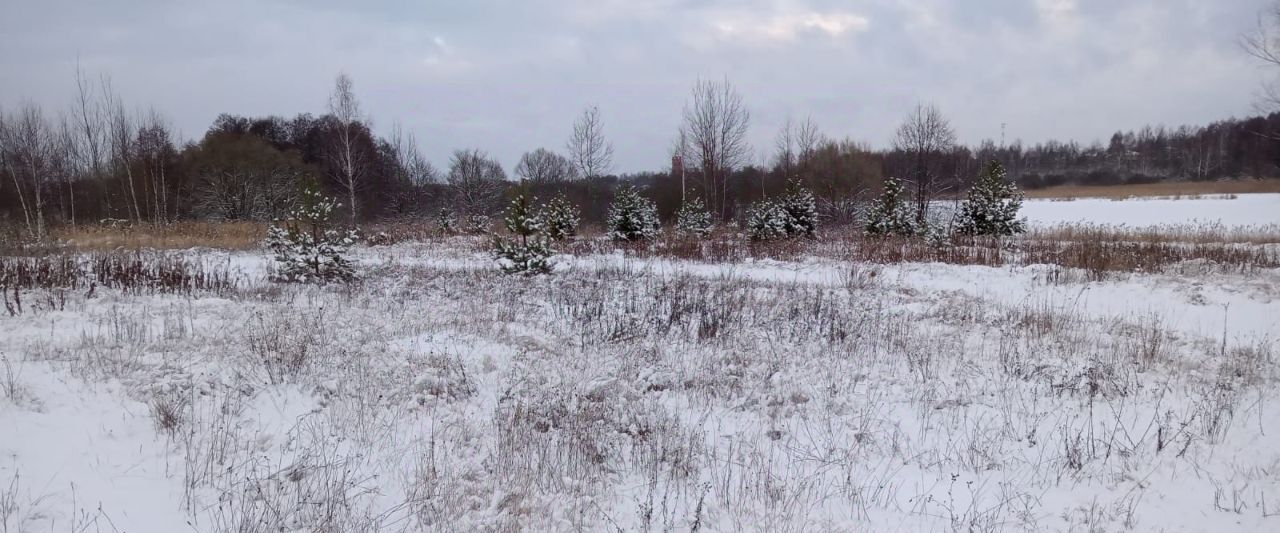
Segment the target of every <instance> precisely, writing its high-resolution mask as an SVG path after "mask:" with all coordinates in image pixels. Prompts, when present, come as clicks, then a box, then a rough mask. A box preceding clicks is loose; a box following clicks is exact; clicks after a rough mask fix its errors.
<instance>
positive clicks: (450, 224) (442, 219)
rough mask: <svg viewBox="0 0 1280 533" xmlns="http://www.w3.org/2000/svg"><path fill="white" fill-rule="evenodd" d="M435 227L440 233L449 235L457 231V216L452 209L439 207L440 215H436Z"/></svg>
mask: <svg viewBox="0 0 1280 533" xmlns="http://www.w3.org/2000/svg"><path fill="white" fill-rule="evenodd" d="M436 227H438V228H440V233H443V234H445V235H450V234H452V233H453V232H455V231H458V216H457V215H455V214H454V213H453V210H452V209H449V208H447V207H441V208H440V214H438V215H436Z"/></svg>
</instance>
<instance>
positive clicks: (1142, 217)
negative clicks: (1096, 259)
mask: <svg viewBox="0 0 1280 533" xmlns="http://www.w3.org/2000/svg"><path fill="white" fill-rule="evenodd" d="M1023 213H1024V214H1025V215H1026V216H1027V219H1028V220H1030V221H1031V222H1032V223H1034V224H1041V225H1049V224H1058V223H1092V224H1124V225H1128V226H1139V227H1141V226H1156V225H1161V224H1187V223H1213V224H1220V225H1223V226H1256V225H1268V224H1280V194H1272V193H1260V194H1240V195H1231V196H1226V195H1220V196H1206V197H1203V198H1182V199H1173V198H1136V199H1128V200H1123V201H1118V200H1109V199H1105V198H1086V199H1079V200H1070V201H1062V200H1027V201H1026V202H1025V203H1024V204H1023Z"/></svg>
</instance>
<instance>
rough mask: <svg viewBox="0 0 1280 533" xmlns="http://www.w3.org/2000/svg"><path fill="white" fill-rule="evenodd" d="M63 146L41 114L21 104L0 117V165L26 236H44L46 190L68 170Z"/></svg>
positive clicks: (29, 104)
mask: <svg viewBox="0 0 1280 533" xmlns="http://www.w3.org/2000/svg"><path fill="white" fill-rule="evenodd" d="M64 148H65V144H64V143H63V142H62V138H61V137H60V136H59V135H58V132H57V130H56V129H55V128H54V126H53V124H52V123H50V122H49V120H48V119H46V118H45V116H44V112H43V111H42V110H41V109H40V107H38V106H36V105H35V104H31V103H28V104H24V105H22V106H21V107H20V108H19V109H18V111H17V112H16V113H14V114H13V115H9V116H4V115H0V165H3V168H4V170H5V171H6V172H7V173H8V174H10V175H11V176H12V178H13V184H14V189H15V191H16V192H17V195H18V203H19V205H20V206H21V208H22V214H23V219H24V221H25V222H26V226H27V233H28V234H29V235H30V236H31V237H32V238H34V239H36V240H40V239H43V238H44V236H45V228H46V220H45V209H44V208H45V189H46V188H48V186H49V184H51V183H54V182H55V180H57V179H58V178H59V176H60V175H61V174H62V173H63V172H66V171H67V168H66V152H65V151H64Z"/></svg>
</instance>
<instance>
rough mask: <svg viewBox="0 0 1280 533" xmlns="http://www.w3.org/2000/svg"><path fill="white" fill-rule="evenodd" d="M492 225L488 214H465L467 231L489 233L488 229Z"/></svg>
mask: <svg viewBox="0 0 1280 533" xmlns="http://www.w3.org/2000/svg"><path fill="white" fill-rule="evenodd" d="M492 225H493V223H492V221H490V219H489V215H480V214H474V215H468V216H467V231H468V232H471V233H472V234H474V235H484V234H487V233H489V229H490V227H491V226H492Z"/></svg>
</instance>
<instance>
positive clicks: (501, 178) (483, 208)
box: [448, 149, 507, 215]
mask: <svg viewBox="0 0 1280 533" xmlns="http://www.w3.org/2000/svg"><path fill="white" fill-rule="evenodd" d="M506 180H507V174H506V172H504V171H503V170H502V165H501V164H499V163H498V162H497V161H494V160H493V159H490V158H489V155H488V154H486V153H484V152H482V151H480V150H476V149H471V150H455V151H454V152H453V157H452V158H451V159H450V160H449V178H448V181H449V189H450V190H451V192H452V193H453V197H454V198H453V199H454V202H455V203H456V205H457V206H458V209H459V210H460V211H461V212H462V213H464V214H467V215H487V214H489V213H490V212H492V211H493V209H494V208H495V207H496V206H497V203H498V200H499V198H500V197H501V196H502V189H503V187H504V186H505V182H506Z"/></svg>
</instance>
